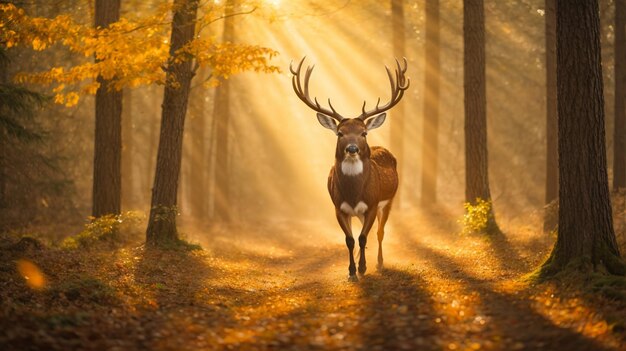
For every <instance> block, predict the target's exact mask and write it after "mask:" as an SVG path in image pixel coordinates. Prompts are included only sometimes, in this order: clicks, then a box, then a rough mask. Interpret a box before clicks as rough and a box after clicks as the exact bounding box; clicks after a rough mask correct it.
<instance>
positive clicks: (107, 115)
mask: <svg viewBox="0 0 626 351" xmlns="http://www.w3.org/2000/svg"><path fill="white" fill-rule="evenodd" d="M95 16H96V21H95V22H96V23H95V25H96V27H107V26H108V25H109V24H110V23H113V22H116V21H118V20H119V17H120V0H96V9H95ZM98 83H100V87H99V88H98V91H97V92H96V132H95V145H94V162H93V194H92V204H93V206H92V215H93V216H94V217H100V216H103V215H106V214H119V213H120V206H121V192H122V189H121V184H122V174H121V155H122V92H121V91H114V90H111V89H109V82H108V81H106V80H104V79H102V77H98Z"/></svg>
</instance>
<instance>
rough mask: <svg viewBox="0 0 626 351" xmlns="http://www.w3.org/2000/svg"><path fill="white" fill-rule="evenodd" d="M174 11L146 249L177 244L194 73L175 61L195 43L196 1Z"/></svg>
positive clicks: (178, 4)
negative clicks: (185, 131) (178, 201)
mask: <svg viewBox="0 0 626 351" xmlns="http://www.w3.org/2000/svg"><path fill="white" fill-rule="evenodd" d="M173 11H174V16H173V19H172V34H171V39H170V50H169V53H170V60H169V62H168V63H167V67H166V82H167V83H168V84H167V85H166V87H165V90H164V93H163V105H162V106H163V107H162V110H161V133H160V137H159V148H158V151H157V164H156V171H155V175H154V185H153V187H152V203H151V206H150V218H149V222H148V229H147V233H146V242H147V243H148V244H149V245H160V244H167V243H175V242H177V241H178V231H177V228H176V216H177V212H178V210H177V208H176V197H177V192H178V178H179V174H180V166H181V158H182V146H183V128H184V125H185V114H186V113H187V103H188V100H189V88H190V85H191V79H192V78H193V76H194V71H193V69H192V62H191V60H189V59H187V60H177V59H176V54H177V51H178V50H180V49H181V48H182V47H183V46H185V45H186V44H188V43H189V42H191V41H192V40H193V39H194V34H195V24H196V16H197V14H198V0H175V1H174V9H173Z"/></svg>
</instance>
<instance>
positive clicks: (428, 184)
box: [422, 0, 439, 206]
mask: <svg viewBox="0 0 626 351" xmlns="http://www.w3.org/2000/svg"><path fill="white" fill-rule="evenodd" d="M424 57H425V62H426V64H425V65H424V129H423V138H422V206H429V205H432V204H435V203H436V202H437V173H438V172H437V169H438V154H439V0H429V1H426V46H425V52H424Z"/></svg>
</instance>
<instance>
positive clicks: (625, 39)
mask: <svg viewBox="0 0 626 351" xmlns="http://www.w3.org/2000/svg"><path fill="white" fill-rule="evenodd" d="M614 45H615V135H614V139H613V140H614V143H615V144H614V145H613V190H619V188H625V187H626V106H624V101H626V71H625V70H624V68H626V67H624V65H626V0H615V44H614Z"/></svg>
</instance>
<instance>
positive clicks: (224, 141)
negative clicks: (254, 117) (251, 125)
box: [213, 0, 235, 222]
mask: <svg viewBox="0 0 626 351" xmlns="http://www.w3.org/2000/svg"><path fill="white" fill-rule="evenodd" d="M234 6H235V0H228V1H227V2H226V8H225V14H224V17H225V18H224V33H223V34H222V41H224V42H233V41H234V39H235V23H234V19H233V13H234V11H233V8H234ZM230 85H231V83H230V82H229V80H228V79H226V80H224V81H223V82H222V84H220V86H219V87H217V90H216V91H215V105H214V110H213V119H214V120H215V129H214V131H213V134H214V136H215V167H214V169H215V219H216V220H218V221H222V222H228V221H230V219H231V212H230V211H231V201H230V177H229V162H228V161H229V152H228V141H229V140H228V139H229V138H228V136H229V124H230V90H231V86H230Z"/></svg>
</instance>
